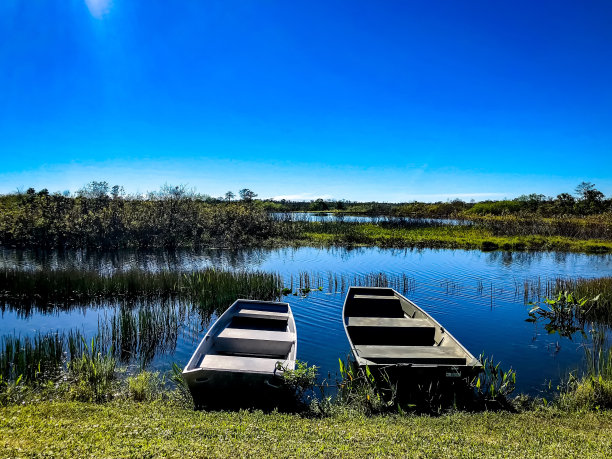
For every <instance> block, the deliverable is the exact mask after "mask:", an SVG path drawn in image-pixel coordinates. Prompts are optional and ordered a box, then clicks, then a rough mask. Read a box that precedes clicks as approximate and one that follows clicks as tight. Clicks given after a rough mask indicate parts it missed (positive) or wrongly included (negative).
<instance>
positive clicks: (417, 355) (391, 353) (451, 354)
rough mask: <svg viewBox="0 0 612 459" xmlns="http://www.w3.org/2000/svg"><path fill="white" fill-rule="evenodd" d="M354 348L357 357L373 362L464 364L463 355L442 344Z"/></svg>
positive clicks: (360, 346)
mask: <svg viewBox="0 0 612 459" xmlns="http://www.w3.org/2000/svg"><path fill="white" fill-rule="evenodd" d="M355 350H356V351H357V354H358V355H359V357H361V358H362V359H366V360H370V361H372V362H374V363H414V364H441V365H465V356H461V355H459V354H458V353H457V350H455V349H453V348H449V347H444V346H378V345H355Z"/></svg>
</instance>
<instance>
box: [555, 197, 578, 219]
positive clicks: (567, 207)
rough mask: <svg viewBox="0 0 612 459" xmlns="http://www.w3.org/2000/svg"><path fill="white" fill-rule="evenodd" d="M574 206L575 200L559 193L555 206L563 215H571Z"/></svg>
mask: <svg viewBox="0 0 612 459" xmlns="http://www.w3.org/2000/svg"><path fill="white" fill-rule="evenodd" d="M574 204H576V200H575V199H574V197H573V196H572V195H571V194H569V193H561V194H559V195H557V199H555V205H556V206H557V208H558V209H559V210H560V211H561V212H563V213H564V214H569V213H571V212H572V211H573V210H574Z"/></svg>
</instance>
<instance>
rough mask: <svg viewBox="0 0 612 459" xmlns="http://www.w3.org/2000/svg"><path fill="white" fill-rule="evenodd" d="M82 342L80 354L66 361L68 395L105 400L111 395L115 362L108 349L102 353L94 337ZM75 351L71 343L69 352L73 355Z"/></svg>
mask: <svg viewBox="0 0 612 459" xmlns="http://www.w3.org/2000/svg"><path fill="white" fill-rule="evenodd" d="M82 343H83V346H82V347H81V348H80V356H78V357H76V356H75V357H73V358H72V359H71V360H70V362H69V363H68V377H69V378H70V383H71V384H70V388H69V393H70V397H71V398H72V399H74V400H79V401H86V402H104V401H107V400H109V399H111V398H112V397H113V389H114V388H115V383H116V380H117V375H116V364H117V362H116V360H115V358H114V357H113V355H112V351H111V350H110V349H109V350H108V351H107V352H106V354H103V351H102V349H101V348H100V345H99V342H97V341H96V340H95V338H92V340H91V342H90V343H89V344H87V342H86V341H85V339H83V340H82ZM76 353H77V349H75V344H74V343H71V354H72V355H73V356H74V355H75V354H76Z"/></svg>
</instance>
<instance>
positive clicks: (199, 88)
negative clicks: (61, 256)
mask: <svg viewBox="0 0 612 459" xmlns="http://www.w3.org/2000/svg"><path fill="white" fill-rule="evenodd" d="M610 24H612V2H610V1H609V0H601V1H588V0H585V1H580V2H579V1H559V0H557V1H542V0H538V1H516V0H513V1H490V0H487V1H471V0H468V1H456V0H449V1H434V0H432V1H408V0H405V1H382V2H379V1H356V0H347V1H343V2H339V1H330V0H326V1H301V2H298V1H295V2H288V1H281V0H279V1H265V0H261V1H243V0H240V1H227V0H224V1H189V0H185V1H180V2H168V1H155V0H148V1H133V2H124V1H120V0H114V1H110V0H46V1H31V0H20V1H19V0H2V1H1V2H0V159H1V161H0V192H4V193H6V192H11V191H15V190H16V189H17V188H20V187H23V188H27V187H30V186H33V187H35V188H36V189H40V188H44V187H46V188H48V189H49V190H50V191H63V190H66V189H69V190H72V191H75V190H76V189H78V188H80V187H81V186H83V185H84V184H85V183H87V182H89V181H92V180H106V181H108V182H110V183H111V185H112V184H120V185H123V186H124V187H125V188H126V190H127V191H129V192H137V191H140V192H143V191H147V190H156V189H158V188H159V187H160V185H163V184H164V183H168V184H187V185H188V186H190V187H195V188H197V190H198V191H199V192H202V193H207V194H211V195H213V196H218V195H221V194H223V193H225V192H226V191H228V190H233V191H234V192H237V190H239V189H240V188H244V187H247V188H251V189H252V190H254V191H255V192H256V193H258V194H259V196H260V197H274V196H289V197H296V198H297V197H304V198H315V197H319V196H322V197H331V198H337V199H340V198H347V199H355V200H380V201H406V200H413V199H420V200H446V199H447V198H454V197H461V198H463V199H471V198H475V199H476V200H480V199H484V198H503V197H509V198H512V197H516V196H518V195H520V194H523V193H531V192H538V193H543V194H546V195H556V194H558V193H560V192H564V191H572V190H573V189H574V187H575V186H576V184H577V183H579V182H580V181H582V180H587V181H591V182H594V183H595V184H596V185H597V187H598V188H599V189H600V190H601V191H603V192H604V193H605V194H606V195H607V196H610V195H612V27H611V26H610Z"/></svg>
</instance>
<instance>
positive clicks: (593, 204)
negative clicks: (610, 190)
mask: <svg viewBox="0 0 612 459" xmlns="http://www.w3.org/2000/svg"><path fill="white" fill-rule="evenodd" d="M576 193H577V194H578V196H579V197H580V209H581V211H582V212H583V213H597V212H600V211H601V210H602V204H603V199H604V194H603V193H602V192H601V191H599V190H598V189H596V188H595V184H593V183H591V182H581V183H580V184H579V185H578V186H577V187H576Z"/></svg>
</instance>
